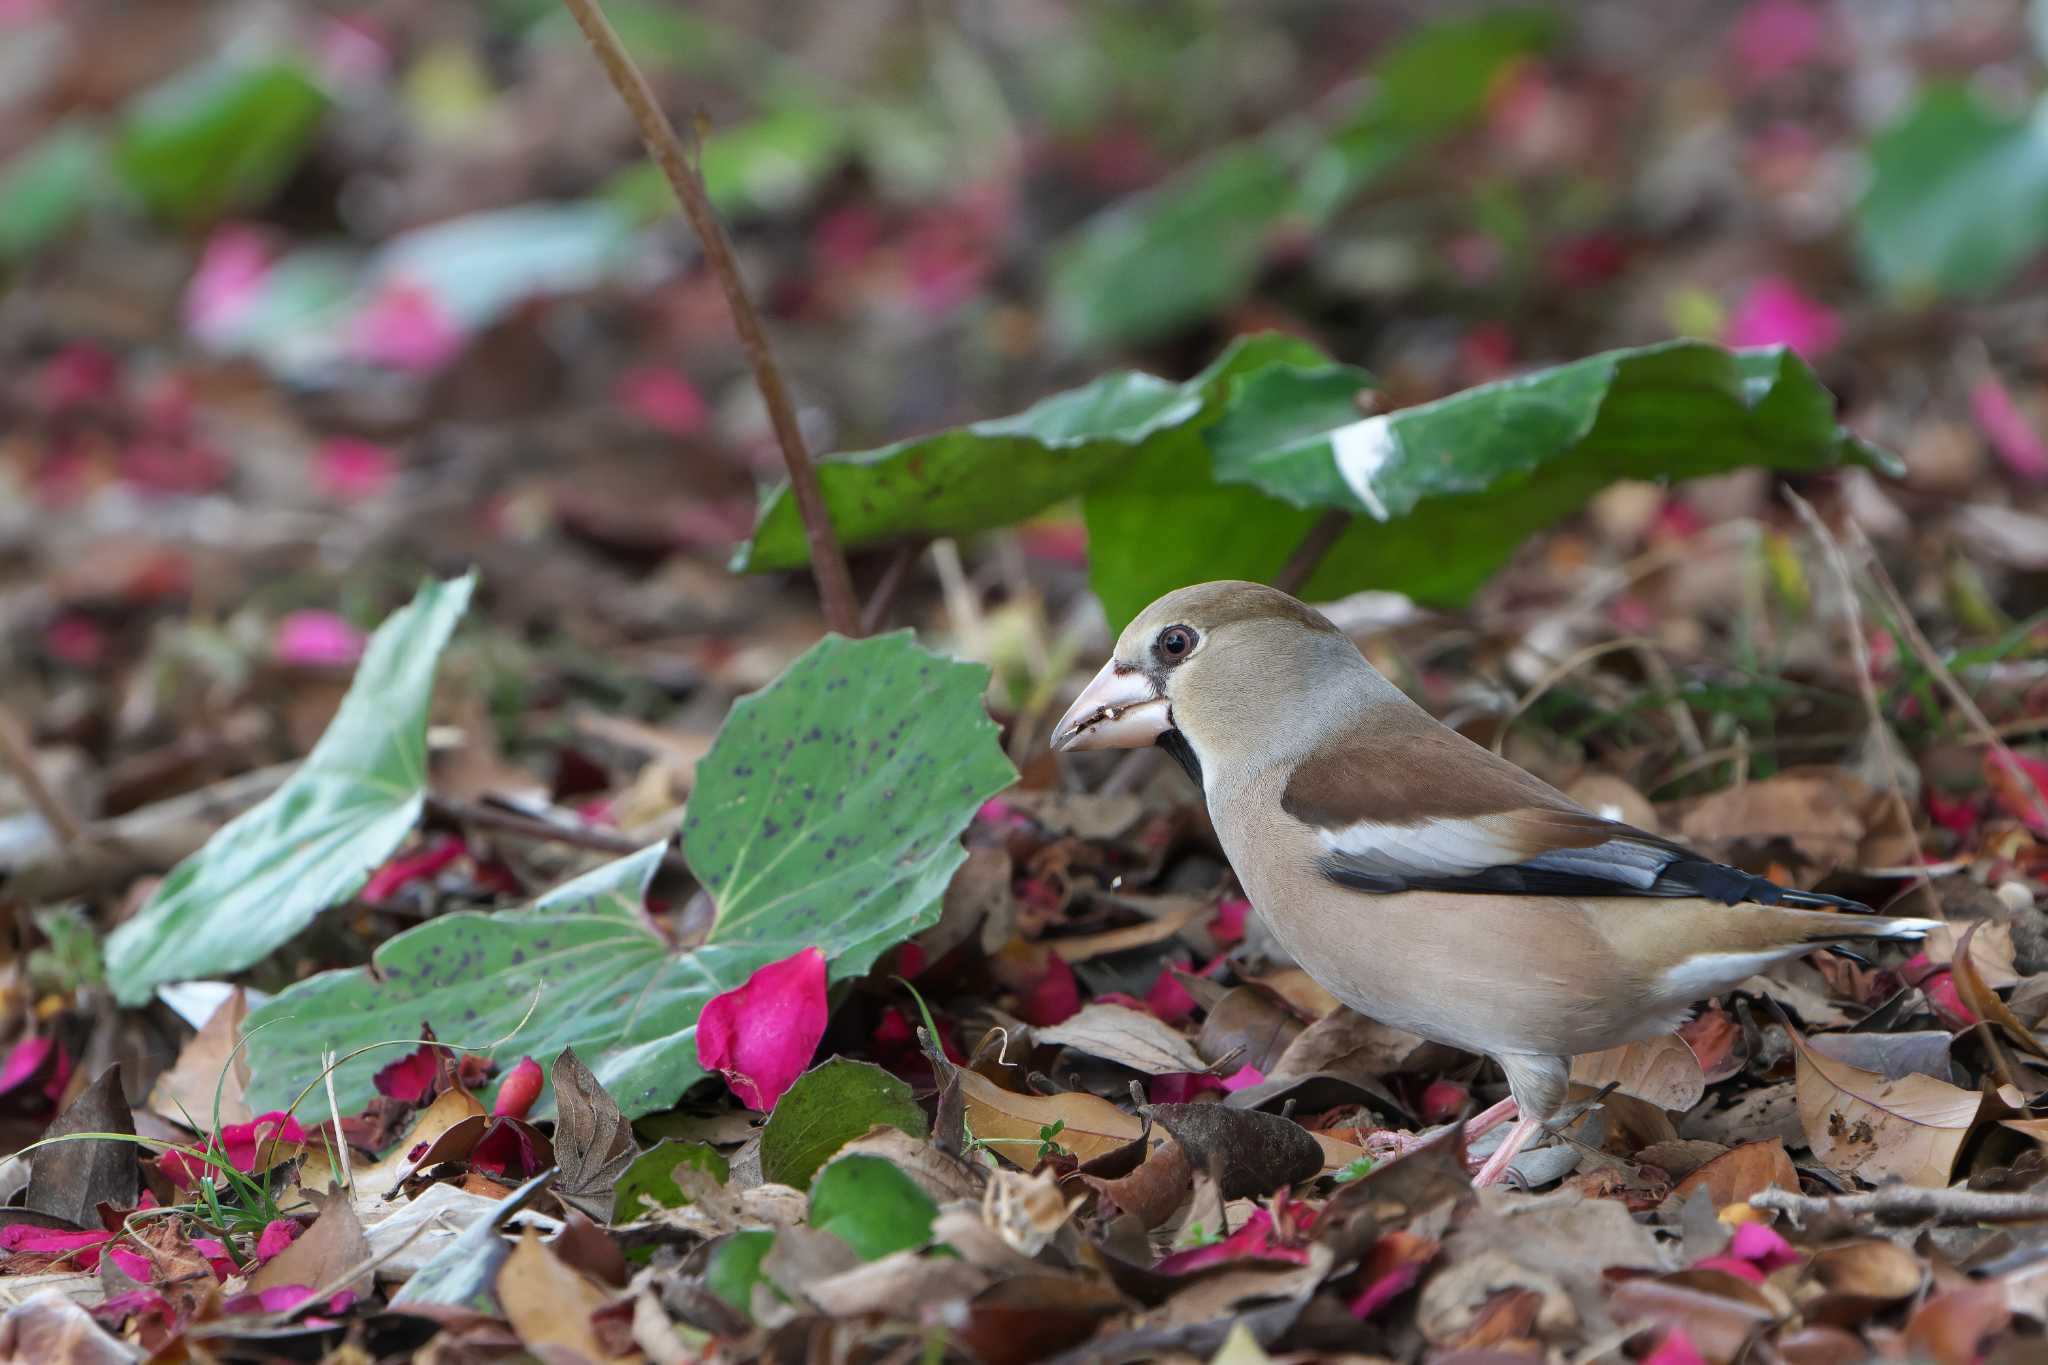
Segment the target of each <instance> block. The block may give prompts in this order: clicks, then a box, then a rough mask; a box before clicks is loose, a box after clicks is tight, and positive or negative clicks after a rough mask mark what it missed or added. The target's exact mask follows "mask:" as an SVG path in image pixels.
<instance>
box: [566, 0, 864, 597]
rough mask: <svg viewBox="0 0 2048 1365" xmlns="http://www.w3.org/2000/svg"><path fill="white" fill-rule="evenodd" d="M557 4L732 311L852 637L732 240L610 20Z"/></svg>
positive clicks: (845, 589) (842, 578)
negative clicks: (679, 210)
mask: <svg viewBox="0 0 2048 1365" xmlns="http://www.w3.org/2000/svg"><path fill="white" fill-rule="evenodd" d="M562 3H564V4H565V5H567V6H568V7H569V13H570V14H572V15H574V16H575V18H576V26H577V27H578V28H580V29H582V30H583V36H584V37H585V38H587V39H589V40H590V48H591V51H593V52H595V53H596V54H597V60H598V64H599V65H601V66H603V67H604V73H605V75H606V76H607V77H609V78H610V80H611V83H612V88H613V89H615V90H617V91H618V92H619V98H620V99H622V100H624V101H625V102H626V108H627V109H628V110H629V111H631V113H632V115H633V121H634V122H635V123H637V124H639V125H640V140H641V141H642V142H643V143H645V144H646V145H647V153H648V155H650V156H652V157H653V158H654V163H655V164H656V165H657V166H659V167H661V171H662V174H663V175H665V176H667V177H668V183H669V187H670V188H671V189H673V190H674V191H675V194H676V199H677V200H678V201H679V202H680V203H681V204H682V206H683V216H684V217H685V218H688V219H689V220H690V226H691V227H692V228H694V229H695V230H696V233H697V240H698V241H700V242H702V243H703V245H704V259H705V260H706V261H708V262H709V263H710V265H711V269H712V273H714V274H715V275H717V276H718V282H719V284H720V285H721V286H722V287H723V288H724V290H725V304H726V307H727V308H729V309H731V310H732V323H733V329H734V330H735V331H737V332H738V333H739V336H740V345H741V347H742V348H743V349H744V350H745V351H746V353H747V363H748V364H749V365H751V366H753V369H754V383H755V384H756V385H757V386H758V387H759V388H760V390H761V401H762V403H764V404H765V405H766V406H767V408H768V420H769V421H770V422H771V423H773V424H774V427H775V439H776V440H777V441H778V442H780V443H781V445H782V459H783V463H784V464H785V465H787V466H788V468H789V489H790V492H791V493H792V494H794V495H795V497H796V506H797V511H798V512H800V513H801V514H802V516H803V522H804V539H805V540H806V541H808V542H809V544H810V550H811V573H812V574H813V575H814V576H815V577H816V578H817V581H818V600H819V603H820V605H822V606H823V607H824V609H825V624H826V625H827V626H828V627H829V628H831V629H832V630H836V631H838V632H839V633H840V634H841V635H845V636H848V637H855V636H858V635H859V634H860V633H861V630H860V607H859V605H858V603H856V602H855V600H854V596H853V576H852V574H850V573H849V572H848V571H847V568H846V556H845V554H844V553H842V552H841V550H840V548H839V536H838V533H837V532H835V531H834V530H833V529H832V517H831V514H830V513H828V512H827V511H826V510H825V495H824V493H823V492H821V491H820V489H819V487H818V470H817V466H815V465H813V464H812V463H811V456H810V452H809V450H807V449H806V448H805V446H804V435H803V431H802V429H801V428H800V427H799V426H798V424H797V420H796V406H795V405H794V404H793V403H791V402H790V398H789V389H788V387H787V386H786V385H784V383H783V381H782V370H781V367H780V366H778V365H777V364H776V363H775V352H774V350H773V349H772V348H771V347H770V346H769V344H768V334H767V333H766V332H765V331H763V330H762V328H761V315H760V314H759V313H757V312H756V311H755V310H754V303H753V300H752V299H751V298H749V297H748V295H747V283H746V280H745V279H744V278H742V277H741V275H740V267H739V261H738V260H737V259H736V258H735V257H734V255H733V250H732V241H731V239H730V238H728V237H727V236H726V235H725V225H724V224H723V223H721V222H719V220H718V214H717V212H716V210H714V209H713V208H712V207H711V196H710V195H709V194H708V193H706V192H705V189H704V177H703V176H702V175H701V174H699V173H698V170H697V167H696V165H695V164H694V163H693V162H692V161H691V160H690V158H689V157H688V155H687V154H685V152H684V151H683V144H682V140H681V139H680V138H678V137H677V136H676V130H675V127H674V125H672V124H671V123H670V122H669V121H668V115H667V114H664V113H663V112H662V110H661V106H660V105H659V104H657V103H656V102H655V99H654V91H653V89H652V88H651V87H650V86H649V85H648V84H647V78H646V77H645V76H643V75H641V74H640V68H639V67H638V66H635V65H634V64H633V59H632V57H631V56H629V55H628V54H627V52H626V48H625V45H624V44H623V43H621V42H620V41H619V35H618V34H617V33H616V32H614V31H613V29H612V26H611V22H610V21H609V20H607V19H606V18H605V17H604V11H603V10H601V9H599V8H598V4H597V0H562Z"/></svg>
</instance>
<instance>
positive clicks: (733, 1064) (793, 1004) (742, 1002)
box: [697, 948, 827, 1111]
mask: <svg viewBox="0 0 2048 1365" xmlns="http://www.w3.org/2000/svg"><path fill="white" fill-rule="evenodd" d="M826 1014H827V1010H826V1006H825V954H824V953H822V952H820V951H819V950H818V949H816V948H805V949H804V950H803V951H801V952H799V953H796V954H795V955H793V956H791V957H786V958H784V959H782V961H780V962H771V963H769V964H768V965H767V966H765V967H761V968H759V969H757V970H756V971H755V972H754V974H753V975H752V976H750V977H748V978H747V980H746V984H745V985H743V986H741V987H740V988H739V989H738V990H731V991H727V992H726V993H725V994H723V995H718V996H713V997H712V999H711V1000H710V1002H709V1003H707V1004H706V1005H705V1006H704V1012H703V1014H701V1015H699V1016H698V1019H697V1061H698V1062H699V1064H701V1065H702V1066H703V1067H704V1069H705V1070H707V1071H717V1072H720V1073H722V1074H723V1075H724V1076H725V1079H726V1083H727V1084H729V1085H730V1086H732V1090H733V1093H734V1094H735V1095H738V1096H739V1097H740V1101H741V1102H742V1103H744V1104H745V1105H746V1106H747V1107H748V1108H749V1109H755V1110H762V1111H766V1110H769V1109H773V1108H774V1107H775V1101H777V1100H779V1099H781V1098H782V1092H783V1091H785V1090H787V1089H789V1087H790V1085H791V1084H792V1083H793V1082H795V1080H796V1078H797V1077H798V1076H800V1075H802V1074H803V1071H804V1068H805V1067H807V1066H809V1065H810V1062H811V1054H813V1053H815V1052H816V1051H817V1050H818V1040H819V1039H821V1038H823V1037H824V1036H825V1018H826Z"/></svg>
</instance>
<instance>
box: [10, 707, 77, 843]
mask: <svg viewBox="0 0 2048 1365" xmlns="http://www.w3.org/2000/svg"><path fill="white" fill-rule="evenodd" d="M0 765H4V766H5V767H6V768H7V769H8V771H10V772H12V773H13V774H14V780H15V781H17V782H19V783H21V790H22V794H23V795H25V796H26V797H28V799H29V804H30V805H32V806H34V807H35V808H36V813H37V814H39V815H41V816H42V817H43V822H44V823H45V824H47V825H48V826H49V827H50V828H51V829H52V830H54V831H56V834H57V838H58V839H59V840H60V841H61V842H62V843H63V845H64V846H65V847H66V848H71V847H73V846H75V845H77V844H79V843H82V842H83V841H84V839H85V829H84V827H82V826H81V825H80V824H79V823H78V817H77V816H75V815H73V814H72V813H71V812H70V811H69V810H68V809H66V808H65V805H64V803H63V802H62V801H60V800H58V799H57V793H55V792H53V791H51V790H50V788H49V786H48V784H47V783H45V782H44V781H43V775H42V773H41V772H40V771H38V770H37V768H36V755H35V751H34V750H33V749H32V748H30V747H29V742H28V740H27V739H26V738H25V737H24V735H23V732H22V731H21V730H20V729H19V728H17V727H16V725H15V723H14V714H13V713H12V712H11V711H9V710H8V709H7V708H6V707H4V706H0Z"/></svg>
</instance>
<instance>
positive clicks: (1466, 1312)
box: [1415, 1251, 1579, 1349]
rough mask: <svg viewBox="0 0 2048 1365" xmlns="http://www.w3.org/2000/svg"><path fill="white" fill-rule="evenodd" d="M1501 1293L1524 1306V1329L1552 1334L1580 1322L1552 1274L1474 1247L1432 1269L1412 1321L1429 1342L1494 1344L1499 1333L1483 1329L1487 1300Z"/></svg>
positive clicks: (1491, 1302) (1452, 1346) (1454, 1346)
mask: <svg viewBox="0 0 2048 1365" xmlns="http://www.w3.org/2000/svg"><path fill="white" fill-rule="evenodd" d="M1504 1295H1512V1296H1513V1298H1514V1299H1515V1301H1516V1303H1515V1306H1516V1308H1518V1309H1525V1310H1526V1311H1525V1312H1523V1313H1521V1314H1520V1316H1522V1317H1524V1318H1525V1321H1524V1323H1523V1328H1522V1330H1523V1331H1529V1330H1534V1331H1535V1332H1538V1333H1540V1334H1541V1335H1543V1336H1546V1337H1556V1336H1560V1335H1562V1334H1563V1333H1565V1332H1568V1331H1570V1330H1571V1329H1573V1328H1575V1327H1577V1326H1578V1325H1579V1314H1578V1310H1577V1309H1576V1308H1574V1307H1573V1305H1572V1300H1571V1296H1570V1295H1569V1294H1568V1293H1566V1292H1565V1287H1564V1285H1563V1283H1562V1282H1561V1281H1560V1280H1559V1279H1558V1278H1557V1277H1556V1276H1554V1275H1552V1274H1550V1273H1548V1272H1547V1271H1544V1270H1542V1269H1539V1268H1537V1267H1534V1266H1530V1265H1525V1264H1522V1263H1521V1262H1519V1261H1517V1260H1515V1259H1514V1258H1512V1257H1510V1256H1508V1255H1506V1254H1504V1253H1502V1252H1499V1251H1479V1252H1476V1253H1474V1254H1473V1255H1471V1256H1467V1257H1465V1258H1463V1259H1461V1260H1457V1261H1453V1262H1451V1263H1450V1264H1448V1265H1446V1266H1445V1267H1444V1268H1443V1269H1442V1270H1440V1271H1438V1272H1437V1273H1436V1274H1435V1275H1432V1276H1431V1277H1430V1279H1429V1283H1427V1284H1425V1285H1424V1286H1423V1287H1422V1297H1421V1300H1420V1301H1419V1302H1418V1303H1417V1305H1416V1313H1415V1323H1416V1326H1417V1327H1419V1328H1420V1329H1421V1330H1422V1335H1423V1336H1424V1337H1425V1338H1427V1339H1428V1341H1429V1342H1430V1344H1432V1345H1434V1346H1440V1347H1446V1348H1450V1349H1458V1348H1463V1347H1478V1346H1483V1345H1490V1344H1497V1343H1498V1342H1499V1341H1500V1340H1501V1339H1502V1338H1501V1336H1499V1335H1496V1334H1495V1333H1494V1332H1492V1331H1489V1330H1488V1328H1489V1325H1490V1321H1489V1320H1490V1318H1491V1314H1490V1312H1489V1306H1490V1305H1494V1304H1498V1303H1500V1302H1501V1300H1502V1297H1503V1296H1504ZM1515 1335H1517V1336H1519V1335H1521V1333H1520V1332H1517V1333H1515ZM1489 1338H1491V1340H1489Z"/></svg>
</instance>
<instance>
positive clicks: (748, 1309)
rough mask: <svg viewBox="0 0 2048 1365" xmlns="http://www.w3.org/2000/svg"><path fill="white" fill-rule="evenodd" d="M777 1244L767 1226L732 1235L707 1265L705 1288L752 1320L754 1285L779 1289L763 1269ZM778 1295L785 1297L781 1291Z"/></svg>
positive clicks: (721, 1244) (722, 1243)
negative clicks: (764, 1263) (770, 1251)
mask: <svg viewBox="0 0 2048 1365" xmlns="http://www.w3.org/2000/svg"><path fill="white" fill-rule="evenodd" d="M774 1245H775V1234H774V1233H772V1232H769V1231H767V1230H766V1229H764V1228H748V1229H747V1230H745V1231H743V1232H735V1233H732V1234H730V1235H728V1236H727V1237H726V1239H725V1240H724V1241H723V1242H720V1243H719V1244H718V1249H717V1250H716V1251H714V1252H712V1253H711V1259H710V1261H709V1262H708V1263H707V1264H706V1265H705V1267H704V1287H705V1288H706V1289H708V1290H710V1291H711V1292H712V1293H713V1294H715V1295H717V1296H718V1297H719V1298H721V1299H723V1300H725V1302H726V1303H727V1304H728V1305H730V1306H731V1307H733V1308H735V1309H738V1310H739V1311H740V1312H741V1313H744V1314H745V1315H746V1317H747V1319H748V1321H750V1322H751V1321H752V1320H753V1317H754V1286H755V1285H757V1284H766V1285H768V1288H769V1290H770V1291H771V1292H772V1291H774V1290H775V1286H774V1285H772V1284H769V1282H768V1277H767V1276H766V1275H765V1274H763V1273H762V1271H761V1262H762V1261H763V1260H765V1259H767V1256H768V1252H769V1250H770V1248H772V1247H773V1246H774ZM777 1297H778V1298H779V1297H781V1296H780V1294H779V1293H778V1294H777Z"/></svg>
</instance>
